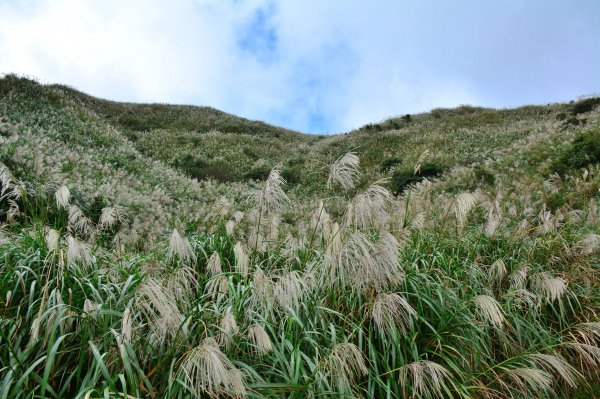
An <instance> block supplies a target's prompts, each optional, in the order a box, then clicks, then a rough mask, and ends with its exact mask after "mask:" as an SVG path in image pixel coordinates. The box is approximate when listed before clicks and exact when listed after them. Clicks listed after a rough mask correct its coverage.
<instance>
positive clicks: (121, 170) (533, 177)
mask: <svg viewBox="0 0 600 399" xmlns="http://www.w3.org/2000/svg"><path fill="white" fill-rule="evenodd" d="M599 205H600V99H599V98H585V99H580V100H578V101H573V102H570V103H560V104H548V105H540V106H524V107H520V108H515V109H501V110H495V109H488V108H480V107H474V106H461V107H458V108H455V109H434V110H432V111H431V112H427V113H422V114H413V115H401V116H398V117H393V118H390V119H388V120H385V121H381V122H379V123H373V124H369V125H365V126H363V127H360V128H358V129H356V130H353V131H351V132H348V133H346V134H341V135H332V136H313V135H307V134H302V133H299V132H294V131H290V130H286V129H282V128H278V127H275V126H271V125H268V124H266V123H263V122H258V121H250V120H246V119H243V118H238V117H235V116H233V115H229V114H226V113H223V112H221V111H218V110H215V109H212V108H208V107H194V106H183V105H167V104H130V103H117V102H111V101H108V100H102V99H97V98H94V97H92V96H89V95H87V94H83V93H81V92H78V91H77V90H75V89H72V88H69V87H66V86H62V85H41V84H39V83H37V82H35V81H33V80H30V79H26V78H21V77H17V76H14V75H7V76H4V77H2V78H1V79H0V326H1V328H0V331H1V332H0V397H10V398H13V397H15V398H17V397H19V398H20V397H23V398H33V397H36V398H37V397H53V398H60V397H82V398H83V397H88V398H89V397H92V398H95V397H98V398H99V397H124V396H125V397H153V398H159V397H161V398H162V397H170V398H171V397H172V398H175V397H178V398H184V397H256V398H261V397H272V398H275V397H287V398H305V397H317V396H318V397H332V398H334V397H344V396H346V397H354V396H356V397H390V398H417V397H418V398H449V397H455V398H523V399H525V398H531V397H540V398H542V397H543V398H545V397H548V398H558V397H571V398H584V397H593V395H594V393H595V394H596V395H598V389H599V388H598V386H599V385H598V381H599V378H600V375H598V370H599V369H600V320H599V318H598V314H600V291H599V288H600V284H599V280H598V274H599V272H600V257H599V253H600V252H599V251H600V213H599V211H598V206H599ZM590 395H591V396H590Z"/></svg>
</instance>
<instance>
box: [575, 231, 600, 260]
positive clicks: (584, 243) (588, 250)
mask: <svg viewBox="0 0 600 399" xmlns="http://www.w3.org/2000/svg"><path fill="white" fill-rule="evenodd" d="M575 248H576V249H577V250H578V251H579V253H580V254H581V255H583V256H590V255H593V254H595V253H596V252H597V251H598V248H600V235H598V234H594V233H590V234H588V235H586V236H585V238H584V239H583V240H581V241H579V242H578V243H577V244H575Z"/></svg>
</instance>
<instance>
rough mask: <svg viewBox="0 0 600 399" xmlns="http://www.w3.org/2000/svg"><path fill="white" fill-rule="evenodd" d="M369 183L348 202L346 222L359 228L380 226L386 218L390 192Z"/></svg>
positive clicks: (378, 185)
mask: <svg viewBox="0 0 600 399" xmlns="http://www.w3.org/2000/svg"><path fill="white" fill-rule="evenodd" d="M378 183H381V182H377V183H374V184H372V185H370V186H369V187H368V188H367V189H366V190H365V191H363V192H362V193H359V194H357V195H356V196H355V197H354V198H353V199H352V201H350V203H349V204H348V208H347V210H346V224H347V225H348V226H356V227H358V228H360V229H367V228H369V227H372V226H375V227H382V226H383V225H384V224H385V222H386V221H387V220H388V218H389V216H388V212H387V207H388V205H389V204H390V202H391V199H392V194H391V193H390V192H389V191H388V190H387V189H386V188H384V187H383V186H381V185H380V184H378Z"/></svg>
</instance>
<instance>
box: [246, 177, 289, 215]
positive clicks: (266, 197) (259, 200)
mask: <svg viewBox="0 0 600 399" xmlns="http://www.w3.org/2000/svg"><path fill="white" fill-rule="evenodd" d="M284 185H285V179H284V178H283V177H281V171H280V170H279V169H278V168H273V169H272V170H271V173H269V177H267V180H266V181H265V183H264V185H263V187H262V188H260V189H257V190H253V191H251V192H250V196H251V198H253V200H254V204H255V206H256V208H257V209H259V210H260V212H276V211H278V210H280V209H281V208H282V207H283V206H284V205H285V204H287V203H288V202H289V201H290V199H289V198H288V196H287V194H286V193H285V192H284V191H283V186H284Z"/></svg>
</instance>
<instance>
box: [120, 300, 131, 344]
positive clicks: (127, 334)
mask: <svg viewBox="0 0 600 399" xmlns="http://www.w3.org/2000/svg"><path fill="white" fill-rule="evenodd" d="M132 330H133V323H132V318H131V310H130V309H129V308H125V310H124V311H123V318H122V319H121V336H122V340H123V342H131V332H132Z"/></svg>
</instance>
